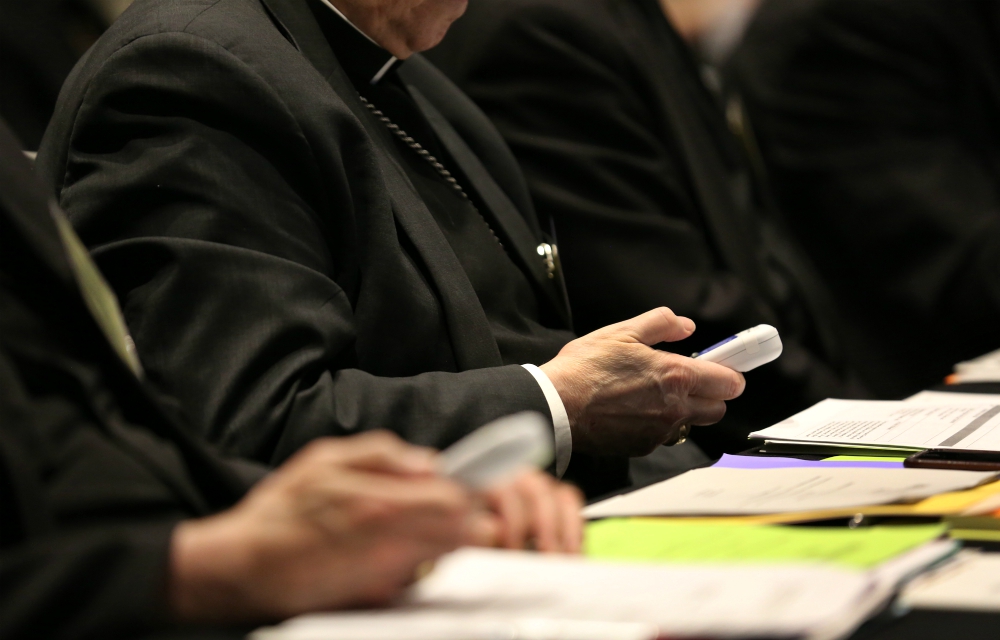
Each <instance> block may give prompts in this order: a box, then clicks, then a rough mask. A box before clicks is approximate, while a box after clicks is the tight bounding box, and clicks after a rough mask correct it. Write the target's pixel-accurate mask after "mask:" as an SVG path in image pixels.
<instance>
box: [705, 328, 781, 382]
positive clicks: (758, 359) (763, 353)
mask: <svg viewBox="0 0 1000 640" xmlns="http://www.w3.org/2000/svg"><path fill="white" fill-rule="evenodd" d="M781 350H782V345H781V336H779V335H778V330H777V329H775V328H774V327H772V326H771V325H769V324H759V325H757V326H756V327H753V328H752V329H747V330H746V331H740V332H739V333H737V334H736V335H735V336H730V337H728V338H726V339H725V340H723V341H722V342H719V343H716V344H714V345H712V346H711V347H709V348H707V349H705V350H703V351H701V352H699V353H695V354H693V355H692V356H691V357H692V358H695V359H696V360H705V361H707V362H714V363H716V364H721V365H722V366H724V367H728V368H729V369H732V370H733V371H739V372H741V373H743V372H746V371H750V370H751V369H756V368H757V367H759V366H761V365H763V364H767V363H768V362H771V361H773V360H776V359H777V358H778V356H780V355H781Z"/></svg>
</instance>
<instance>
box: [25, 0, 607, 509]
mask: <svg viewBox="0 0 1000 640" xmlns="http://www.w3.org/2000/svg"><path fill="white" fill-rule="evenodd" d="M389 58H390V55H389V54H388V53H387V52H385V51H384V50H382V49H380V48H379V47H377V46H376V45H374V44H373V43H371V42H370V41H369V40H367V39H366V38H365V37H364V36H362V35H361V34H360V33H358V32H357V31H355V30H354V29H353V28H352V27H350V25H349V24H347V23H346V22H345V21H343V20H341V19H340V18H338V17H337V16H336V14H334V13H333V12H332V11H331V10H330V9H329V8H328V7H326V6H325V5H323V4H322V3H321V2H319V0H263V1H261V0H225V1H219V0H196V1H195V2H185V3H178V2H174V1H172V0H139V1H138V2H136V3H135V4H133V5H132V7H131V8H130V9H129V10H128V11H126V12H125V14H124V15H123V16H122V17H121V18H120V19H119V20H118V21H117V22H116V23H115V24H114V26H112V28H111V29H110V30H109V31H108V32H107V33H106V34H105V35H104V36H103V37H102V39H101V40H100V41H99V42H98V43H97V44H96V45H95V46H94V48H93V49H92V50H91V53H90V54H89V55H88V56H87V58H86V59H85V60H84V61H83V62H82V63H81V65H80V66H79V67H78V68H77V69H76V70H75V71H74V74H73V75H72V76H71V78H70V79H69V81H68V82H67V85H66V88H65V90H64V92H63V95H62V96H61V99H60V103H59V106H58V108H57V113H56V116H55V118H54V119H53V124H52V127H51V128H50V129H49V131H48V132H47V134H46V138H45V142H44V143H43V148H42V152H41V154H40V156H39V162H38V167H39V172H40V174H41V175H43V176H44V178H45V180H46V181H47V183H48V184H49V185H50V186H51V187H52V188H53V189H54V191H55V192H56V193H57V194H58V195H59V198H60V201H61V204H62V205H63V207H64V208H65V209H66V210H67V213H68V214H69V215H70V217H71V219H72V221H73V224H74V225H75V226H76V227H77V229H78V230H79V231H80V235H81V236H82V237H83V239H84V241H85V242H86V243H87V244H88V246H90V247H91V248H92V250H93V252H94V255H95V259H96V260H97V261H98V263H99V264H100V265H101V268H102V270H103V271H104V272H105V274H107V277H108V280H109V281H110V282H111V284H112V286H113V287H114V289H115V291H116V292H117V294H118V296H119V298H121V299H122V301H123V307H124V312H125V315H126V318H127V319H128V323H129V326H130V327H131V330H132V333H133V335H134V336H135V340H136V343H137V345H138V347H139V351H140V353H142V355H143V361H144V365H145V366H146V369H147V371H148V372H149V376H150V378H151V379H152V380H153V381H154V382H156V383H157V384H159V385H160V386H161V387H162V388H164V389H165V390H166V391H167V392H169V393H170V394H171V395H172V396H175V397H177V398H179V399H180V400H181V401H182V402H183V404H184V406H185V407H186V408H187V409H188V410H189V411H190V412H191V413H192V414H193V416H194V418H195V419H196V421H197V423H198V424H202V425H205V426H206V429H207V435H208V437H209V438H210V439H211V440H212V441H214V442H216V443H219V444H221V445H222V446H224V447H226V448H227V449H228V450H230V451H234V452H237V453H239V454H241V455H244V456H248V457H252V458H254V459H258V460H262V461H268V462H272V463H276V462H279V461H281V460H283V459H285V458H286V457H288V456H289V455H290V454H291V453H293V452H294V451H296V450H297V449H298V448H300V447H301V446H302V445H304V444H305V443H306V442H308V441H309V440H311V439H313V438H315V437H318V436H322V435H339V434H349V433H355V432H359V431H364V430H369V429H378V428H387V429H391V430H394V431H396V432H397V433H398V434H400V435H401V436H402V437H403V438H404V439H406V440H408V441H410V442H413V443H417V444H423V445H431V446H435V447H444V446H446V445H448V444H450V443H452V442H454V441H455V440H458V439H459V438H460V437H461V436H463V435H465V434H466V433H468V432H469V431H470V430H471V429H473V428H474V427H475V426H476V425H480V424H483V423H484V422H487V421H489V420H491V419H493V418H496V417H499V416H502V415H506V414H509V413H512V412H515V411H520V410H527V409H531V410H536V411H540V412H542V413H544V414H548V411H549V409H548V404H547V402H546V400H545V397H544V395H543V393H542V391H541V389H540V387H539V385H538V383H536V381H535V379H534V378H533V377H532V375H531V374H530V373H529V372H528V371H526V370H525V369H524V368H522V367H521V366H518V365H520V364H525V363H532V364H543V363H544V362H546V361H548V360H549V359H551V358H552V357H554V356H555V355H556V354H557V353H558V351H559V349H560V348H561V347H562V346H563V345H564V344H565V343H566V342H568V341H569V340H570V339H572V337H573V336H572V334H571V333H570V332H569V331H568V326H569V310H568V308H567V306H566V304H565V296H564V293H563V291H562V287H561V284H560V278H559V277H558V276H559V274H558V273H554V274H552V275H553V276H555V277H550V274H549V273H548V271H547V269H546V263H545V262H544V260H543V258H542V257H540V256H539V254H538V252H537V248H538V245H539V244H540V243H542V242H543V240H544V239H545V234H544V232H543V228H542V227H541V225H540V224H539V222H538V221H537V219H536V218H535V214H534V210H533V209H532V206H531V202H530V198H529V197H528V194H527V189H526V187H525V186H524V182H523V177H522V176H521V173H520V171H519V169H518V166H517V163H516V162H515V160H514V158H513V156H512V155H511V154H510V151H509V150H508V149H507V147H506V146H505V145H504V144H503V141H502V139H501V138H500V136H499V135H498V134H497V133H496V131H495V130H494V129H493V128H492V127H491V126H490V124H489V121H488V120H487V119H486V117H485V116H483V114H482V113H481V112H479V111H478V110H477V109H476V108H475V106H474V105H473V104H472V103H471V102H470V101H469V100H468V98H466V97H465V96H464V95H463V94H462V93H461V92H460V91H459V90H458V89H457V88H456V87H455V86H454V85H453V84H452V83H450V82H449V81H448V80H447V79H446V78H445V77H444V76H443V75H442V74H441V73H440V72H438V71H437V70H436V69H435V68H434V67H433V66H431V65H430V64H429V63H427V62H426V61H425V60H423V59H422V58H420V56H415V57H414V58H413V59H411V60H409V61H407V63H406V64H404V65H403V66H402V67H400V68H398V69H397V68H395V67H393V66H392V65H391V61H390V60H389ZM387 64H388V66H386V65H387ZM386 69H389V70H388V71H386ZM376 78H377V80H376ZM359 93H360V94H363V95H364V97H365V98H367V99H368V100H370V101H371V103H372V104H373V105H375V106H376V107H377V108H378V109H380V110H382V111H384V112H385V113H386V114H387V115H388V116H389V117H391V118H392V120H393V121H394V122H395V123H396V124H398V125H399V126H401V127H402V128H403V129H404V130H406V131H407V132H408V133H409V134H410V135H411V136H413V137H415V138H416V139H417V141H418V142H420V143H421V144H422V145H423V146H424V147H425V148H426V149H427V150H428V151H430V152H431V153H432V154H433V155H434V156H435V157H437V158H439V159H440V160H441V161H442V162H443V163H444V164H445V165H446V166H447V167H448V168H449V169H450V170H451V171H452V172H454V174H455V177H456V178H457V180H458V182H459V184H461V185H462V186H463V187H464V190H465V192H466V193H467V194H468V196H469V199H463V198H462V197H461V196H460V194H458V193H457V192H456V191H455V190H454V189H453V187H452V186H451V185H450V184H448V183H447V182H446V181H444V180H443V179H442V178H441V176H440V175H438V173H437V172H436V171H435V170H434V169H433V168H432V167H431V166H430V165H429V164H428V163H427V162H426V161H425V160H424V159H422V158H421V157H420V156H419V155H417V153H416V152H415V151H414V150H412V149H410V148H409V147H408V146H407V145H405V144H403V142H401V141H400V140H399V139H397V137H395V136H394V135H393V134H392V133H390V131H389V130H388V129H387V127H386V125H385V124H384V123H382V122H380V121H379V119H378V118H377V117H376V116H375V115H373V114H372V113H371V112H369V110H368V109H367V108H366V107H365V105H364V104H363V103H362V101H361V100H360V98H359ZM493 234H495V235H496V237H494V235H493ZM501 243H502V246H501ZM573 463H574V464H573V466H574V467H576V469H575V473H576V475H574V476H572V477H573V478H574V479H575V480H577V481H578V482H580V483H582V485H583V488H584V489H586V490H588V491H589V492H591V493H596V492H600V491H603V490H607V489H610V488H613V487H614V486H618V485H621V484H623V483H625V482H626V478H625V475H624V474H625V472H626V465H625V461H624V460H619V461H617V462H614V463H611V464H610V465H608V466H601V469H607V470H608V474H609V475H602V474H603V471H600V470H595V469H594V468H591V467H589V466H586V465H587V459H586V458H585V457H584V456H574V458H573ZM571 471H574V470H573V469H571ZM591 482H592V483H593V485H592V486H591V485H590V484H588V483H591Z"/></svg>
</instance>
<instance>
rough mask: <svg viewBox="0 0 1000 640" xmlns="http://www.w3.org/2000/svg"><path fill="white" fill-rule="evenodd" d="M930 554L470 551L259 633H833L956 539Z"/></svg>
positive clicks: (535, 638) (308, 639) (411, 638)
mask: <svg viewBox="0 0 1000 640" xmlns="http://www.w3.org/2000/svg"><path fill="white" fill-rule="evenodd" d="M932 544H939V543H932ZM917 551H918V550H915V551H914V552H911V553H914V554H916V552H917ZM924 551H926V552H933V553H932V554H931V555H927V553H926V552H925V553H924V554H923V557H918V556H919V554H917V555H915V556H913V557H914V560H911V561H908V564H909V565H910V566H906V564H907V563H906V562H904V564H903V565H902V566H900V567H899V568H897V569H894V570H893V571H885V570H884V568H880V569H879V570H877V571H876V570H873V571H855V570H850V569H842V568H835V567H826V566H822V565H816V564H811V565H767V564H760V565H741V566H731V565H721V566H700V565H669V566H668V565H643V564H634V563H633V564H626V563H621V564H618V563H604V562H591V561H588V560H584V559H582V558H577V557H569V556H558V555H539V554H531V553H521V552H510V551H497V550H472V549H467V550H460V551H457V552H455V553H453V554H451V555H449V556H446V557H445V558H443V559H442V560H441V561H440V562H439V563H438V565H437V567H436V568H435V569H434V571H433V572H432V573H431V574H430V575H429V576H428V577H427V578H425V579H423V580H421V581H420V582H419V583H417V584H416V585H415V586H414V587H413V589H412V591H411V594H410V596H409V597H408V598H407V599H406V601H405V602H403V603H401V604H400V605H399V606H398V607H395V608H393V609H388V610H381V611H365V612H348V613H339V614H324V615H314V616H305V617H302V618H298V619H295V620H292V621H290V622H287V623H285V624H283V625H281V626H278V627H274V628H271V629H264V630H260V631H257V632H255V633H254V634H253V635H252V636H251V640H423V639H425V638H426V639H427V640H430V639H431V638H433V639H434V640H494V639H496V638H518V639H519V640H589V639H591V638H594V639H595V640H596V639H597V638H607V639H608V640H615V639H616V638H636V640H638V639H639V638H645V639H648V640H653V638H657V637H661V638H663V637H671V638H674V637H678V638H679V637H702V638H704V637H712V638H738V637H782V638H784V637H802V638H809V639H811V640H825V639H834V638H841V637H845V636H847V635H849V634H850V633H851V631H852V630H853V629H855V628H857V626H858V625H860V623H861V622H862V621H863V620H864V619H865V618H867V617H868V616H869V615H871V614H872V613H873V612H875V611H876V610H878V608H879V607H880V606H881V605H882V604H883V603H884V602H886V601H887V600H888V598H889V596H890V595H891V593H892V591H893V589H894V588H895V585H896V582H897V580H898V577H899V575H901V573H903V572H909V571H912V570H914V569H915V568H919V567H917V566H916V565H914V562H918V563H919V564H920V565H922V566H926V563H927V562H930V561H933V560H936V559H939V558H940V557H941V554H942V553H948V552H949V547H947V546H944V547H943V551H942V548H938V549H937V550H936V551H935V550H934V548H931V547H927V548H924ZM908 555H909V554H908ZM629 634H632V635H629Z"/></svg>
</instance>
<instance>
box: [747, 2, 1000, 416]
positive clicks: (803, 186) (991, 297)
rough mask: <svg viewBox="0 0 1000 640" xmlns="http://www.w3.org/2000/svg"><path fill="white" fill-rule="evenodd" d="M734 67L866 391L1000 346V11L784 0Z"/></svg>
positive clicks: (893, 388)
mask: <svg viewBox="0 0 1000 640" xmlns="http://www.w3.org/2000/svg"><path fill="white" fill-rule="evenodd" d="M733 63H734V64H733V72H734V73H733V76H734V78H735V81H736V84H737V85H738V87H739V89H740V91H741V92H742V95H743V97H744V100H745V103H746V105H747V110H748V112H749V114H750V117H751V121H752V123H753V128H754V131H755V133H756V137H757V140H758V143H759V148H760V152H761V157H762V158H763V166H765V167H766V171H767V172H768V174H769V176H770V179H771V181H772V184H773V185H774V191H775V193H776V195H777V199H778V201H779V203H780V206H781V209H782V212H783V213H784V214H785V215H786V216H787V222H788V225H789V227H790V228H791V229H792V230H793V231H794V232H795V235H796V236H797V238H798V239H799V240H800V241H801V243H802V244H803V246H805V248H806V249H807V250H808V252H809V254H810V256H811V257H813V259H814V260H815V262H816V264H817V266H818V268H819V269H820V271H821V273H822V274H823V277H824V278H825V280H826V281H827V282H828V283H830V286H831V289H832V292H833V294H834V297H835V299H836V301H837V305H838V307H839V308H840V309H841V311H842V312H843V313H844V314H845V316H846V317H847V319H848V321H849V322H850V323H851V324H852V326H855V327H857V328H858V329H859V330H860V331H859V332H858V333H857V334H856V337H857V338H858V340H856V341H854V342H853V343H850V344H848V345H847V346H848V347H849V349H850V350H851V352H852V353H854V354H856V357H857V358H860V359H863V360H864V365H863V366H862V367H861V370H862V371H863V372H864V373H865V382H866V383H867V384H868V385H869V386H870V387H871V388H872V389H873V390H875V391H876V392H877V393H878V394H879V395H880V396H885V397H902V396H905V395H908V394H911V393H914V392H916V391H918V390H920V389H924V388H926V387H927V386H930V385H934V384H937V383H940V382H941V380H942V378H943V377H944V376H945V375H947V374H948V373H950V372H951V368H952V365H953V364H955V363H956V362H959V361H962V360H966V359H968V358H971V357H975V356H977V355H980V354H982V353H986V352H988V351H992V350H994V349H996V348H997V347H998V346H1000V339H998V337H997V332H996V329H997V327H998V326H1000V278H998V274H1000V117H998V114H1000V3H997V2H995V1H994V0H961V1H955V0H772V1H769V2H766V3H765V4H764V6H763V8H762V9H761V11H760V13H759V15H758V16H757V19H756V20H755V22H754V24H753V25H752V26H751V28H750V30H749V32H748V35H747V37H746V40H745V42H744V43H743V45H742V46H741V49H740V50H739V52H738V54H737V55H736V56H735V57H734V60H733Z"/></svg>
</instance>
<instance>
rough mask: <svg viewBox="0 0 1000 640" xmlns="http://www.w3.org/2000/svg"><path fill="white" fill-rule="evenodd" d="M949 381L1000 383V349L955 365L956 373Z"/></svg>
mask: <svg viewBox="0 0 1000 640" xmlns="http://www.w3.org/2000/svg"><path fill="white" fill-rule="evenodd" d="M948 381H949V382H952V383H960V382H1000V349H998V350H997V351H991V352H990V353H987V354H986V355H982V356H979V357H978V358H973V359H972V360H966V361H965V362H959V363H958V364H956V365H955V373H954V374H952V375H951V376H949V377H948Z"/></svg>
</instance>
